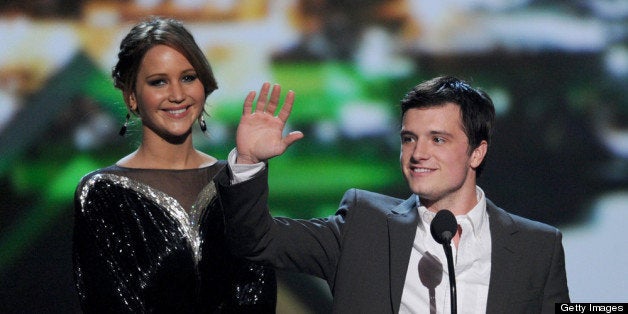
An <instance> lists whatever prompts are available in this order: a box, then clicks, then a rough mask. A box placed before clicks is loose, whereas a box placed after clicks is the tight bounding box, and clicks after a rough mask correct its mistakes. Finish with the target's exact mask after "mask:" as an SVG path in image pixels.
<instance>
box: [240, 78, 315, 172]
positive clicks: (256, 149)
mask: <svg viewBox="0 0 628 314" xmlns="http://www.w3.org/2000/svg"><path fill="white" fill-rule="evenodd" d="M269 91H270V83H264V84H263V85H262V89H261V90H260V94H259V97H258V99H257V104H256V105H255V109H253V103H254V100H255V92H254V91H251V92H249V94H248V95H247V97H246V99H245V100H244V108H243V110H242V118H241V119H240V124H239V125H238V131H237V133H236V147H237V150H238V160H237V163H257V162H260V161H265V160H268V159H270V158H272V157H275V156H278V155H281V154H282V153H283V152H285V151H286V149H287V148H288V146H290V145H292V143H294V142H295V141H297V140H299V139H301V138H303V133H301V132H299V131H294V132H290V133H289V134H288V135H286V136H285V137H284V136H283V130H284V127H285V126H286V121H287V120H288V117H290V112H291V111H292V104H293V103H294V92H292V91H289V92H288V94H287V95H286V99H285V101H284V104H283V106H281V108H280V109H279V106H278V102H279V96H280V94H281V87H280V86H279V85H274V86H273V89H272V92H271V93H270V97H269V95H268V94H269ZM276 111H278V112H276Z"/></svg>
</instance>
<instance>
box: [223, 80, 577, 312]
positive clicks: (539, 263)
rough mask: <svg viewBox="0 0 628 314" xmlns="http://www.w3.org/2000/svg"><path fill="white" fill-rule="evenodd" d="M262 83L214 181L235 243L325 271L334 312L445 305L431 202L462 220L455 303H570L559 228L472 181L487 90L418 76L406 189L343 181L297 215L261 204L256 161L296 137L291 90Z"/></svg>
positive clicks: (407, 117)
mask: <svg viewBox="0 0 628 314" xmlns="http://www.w3.org/2000/svg"><path fill="white" fill-rule="evenodd" d="M268 91H269V85H268V84H265V85H264V86H263V88H262V90H261V92H260V97H259V99H258V103H257V106H256V108H255V110H253V109H252V107H253V105H252V104H253V100H254V96H255V94H254V92H251V93H250V94H249V96H248V97H247V99H246V101H245V104H244V113H243V116H242V120H241V122H240V125H239V127H238V134H237V140H236V142H237V143H236V145H237V150H236V151H234V152H232V154H231V155H230V167H231V168H232V169H233V175H234V176H233V177H232V178H231V179H230V180H227V179H224V180H222V181H221V183H220V184H219V185H220V186H219V190H220V194H221V197H222V201H223V203H224V206H225V208H226V220H227V226H228V227H227V229H228V230H227V232H228V237H229V239H230V245H231V247H232V251H233V252H234V253H235V254H238V255H241V256H245V257H247V258H249V259H251V260H255V261H264V262H268V263H270V264H272V265H274V266H275V267H277V268H280V269H286V270H292V271H298V272H303V273H308V274H311V275H314V276H318V277H320V278H323V279H325V280H326V281H327V283H328V284H329V287H330V289H331V291H332V295H333V310H334V312H335V313H397V312H401V313H412V312H418V313H428V310H429V311H430V313H448V312H449V308H450V301H449V300H450V295H449V282H448V280H446V279H443V278H447V277H448V275H447V264H446V258H445V254H444V250H443V248H442V246H441V245H440V244H438V243H437V242H436V241H435V240H434V239H433V238H432V237H431V234H430V222H431V220H432V218H433V217H434V216H435V213H437V212H438V211H439V210H443V209H448V210H450V211H451V212H453V213H454V214H455V216H456V220H457V222H458V232H457V233H456V235H455V237H454V239H453V245H452V246H453V254H454V261H455V275H456V281H457V308H458V310H459V311H460V312H464V313H484V312H487V313H553V312H554V303H556V302H569V294H568V288H567V279H566V274H565V264H564V252H563V247H562V243H561V239H562V235H561V233H560V232H559V231H558V230H557V229H555V228H553V227H550V226H548V225H545V224H541V223H538V222H533V221H531V220H527V219H524V218H521V217H518V216H515V215H512V214H509V213H507V212H506V211H504V210H502V209H500V208H499V207H497V206H496V205H494V204H493V203H492V202H490V201H489V200H488V199H487V198H486V197H485V195H484V192H483V191H482V189H481V188H480V187H478V186H476V180H477V176H478V175H479V174H480V172H481V170H482V168H483V166H484V161H485V157H486V154H487V151H488V148H489V144H490V135H491V129H492V125H493V120H494V107H493V103H492V101H491V99H490V98H489V96H488V95H487V94H485V93H484V92H482V91H481V90H478V89H475V88H472V87H471V86H469V85H468V84H467V83H465V82H463V81H461V80H458V79H456V78H453V77H438V78H434V79H432V80H429V81H427V82H424V83H422V84H420V85H418V86H416V87H415V88H414V89H413V90H411V91H410V92H409V93H408V94H407V95H406V97H405V98H404V99H403V100H402V103H401V109H402V110H401V119H402V126H401V132H400V136H401V157H400V161H401V169H402V173H403V175H404V177H405V179H406V181H407V182H408V186H409V187H410V189H411V191H412V192H413V195H412V196H411V197H410V198H408V199H406V200H401V199H397V198H393V197H389V196H385V195H381V194H377V193H373V192H367V191H362V190H356V189H351V190H349V191H347V192H346V193H345V195H344V197H343V199H342V201H341V203H340V206H339V209H338V211H337V212H336V214H334V215H332V216H329V217H327V218H319V219H310V220H296V219H288V218H273V217H271V216H270V214H269V212H268V209H267V197H268V183H267V169H266V166H265V163H264V161H266V160H267V159H269V158H272V157H274V156H277V155H280V154H281V153H283V152H284V151H285V149H286V148H287V147H288V146H289V145H291V144H292V143H294V142H295V141H297V140H299V139H300V138H301V137H302V136H303V134H301V133H300V132H292V133H290V134H288V135H286V136H285V137H282V133H281V132H282V130H283V127H284V125H285V122H286V121H287V119H288V117H289V115H290V110H291V108H292V102H293V101H294V94H293V93H292V92H289V93H288V95H287V97H286V100H285V102H284V106H283V107H282V108H281V109H280V110H278V109H277V108H278V105H277V103H278V99H279V87H278V86H276V87H274V88H273V91H272V93H271V95H270V97H268ZM267 98H268V99H267ZM276 111H278V115H277V116H274V113H275V112H276ZM246 164H255V166H250V165H246ZM251 176H252V178H249V177H251Z"/></svg>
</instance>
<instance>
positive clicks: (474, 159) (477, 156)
mask: <svg viewBox="0 0 628 314" xmlns="http://www.w3.org/2000/svg"><path fill="white" fill-rule="evenodd" d="M487 151H488V143H487V142H486V141H482V142H481V143H480V145H478V147H476V148H475V149H474V150H473V151H472V152H471V161H470V165H471V167H472V168H474V169H475V168H477V167H479V166H480V164H482V161H483V160H484V157H486V152H487Z"/></svg>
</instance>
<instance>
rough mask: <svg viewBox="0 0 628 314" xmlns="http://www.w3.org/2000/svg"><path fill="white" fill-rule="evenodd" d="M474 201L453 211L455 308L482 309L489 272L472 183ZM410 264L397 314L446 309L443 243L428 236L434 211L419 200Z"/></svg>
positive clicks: (481, 209)
mask: <svg viewBox="0 0 628 314" xmlns="http://www.w3.org/2000/svg"><path fill="white" fill-rule="evenodd" d="M476 194H477V198H478V203H477V205H476V206H475V207H474V208H473V209H472V210H471V211H469V212H468V213H467V214H466V215H459V216H456V220H457V221H458V224H459V225H460V227H461V229H462V233H461V235H460V242H459V243H458V248H456V247H455V245H453V243H452V255H453V259H454V270H455V272H456V294H457V298H456V300H457V310H458V313H486V301H487V298H488V284H489V281H490V274H491V233H490V230H489V224H488V214H487V212H486V198H485V197H484V191H482V189H480V187H476ZM417 204H419V206H418V211H419V216H420V222H419V225H418V227H417V231H416V235H415V238H414V244H413V246H412V252H411V253H410V263H409V264H408V271H407V273H406V280H405V284H404V287H403V294H402V296H401V305H400V307H399V312H400V313H450V312H451V301H450V298H451V296H450V287H449V275H448V268H447V258H446V256H445V251H444V249H443V246H442V245H441V244H439V243H438V242H436V241H435V240H434V238H432V234H431V233H430V224H431V222H432V219H433V218H434V216H435V213H433V212H431V211H428V210H427V208H425V206H421V205H420V200H419V198H418V197H417Z"/></svg>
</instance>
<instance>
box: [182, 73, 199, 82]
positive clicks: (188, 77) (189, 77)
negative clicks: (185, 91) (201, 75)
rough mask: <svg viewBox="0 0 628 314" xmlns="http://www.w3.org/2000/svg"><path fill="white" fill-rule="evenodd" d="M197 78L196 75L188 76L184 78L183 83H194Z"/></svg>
mask: <svg viewBox="0 0 628 314" xmlns="http://www.w3.org/2000/svg"><path fill="white" fill-rule="evenodd" d="M196 78H197V76H196V75H186V76H184V77H183V81H184V82H192V81H194V80H196Z"/></svg>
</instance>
